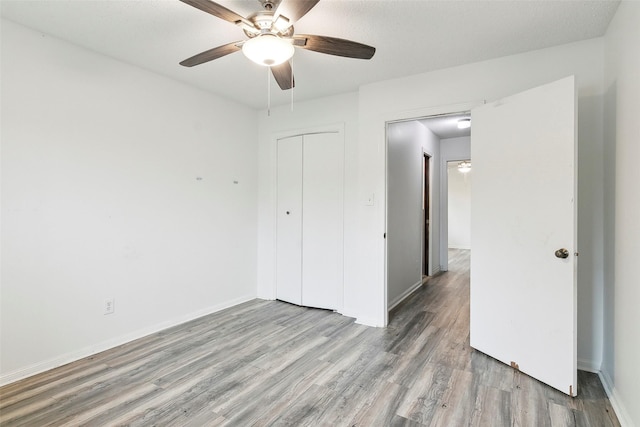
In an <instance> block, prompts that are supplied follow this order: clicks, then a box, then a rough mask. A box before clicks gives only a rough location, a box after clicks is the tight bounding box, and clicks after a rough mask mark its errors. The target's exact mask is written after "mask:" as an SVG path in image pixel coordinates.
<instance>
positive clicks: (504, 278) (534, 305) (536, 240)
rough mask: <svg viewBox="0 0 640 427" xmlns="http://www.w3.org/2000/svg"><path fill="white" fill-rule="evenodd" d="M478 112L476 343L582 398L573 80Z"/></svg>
mask: <svg viewBox="0 0 640 427" xmlns="http://www.w3.org/2000/svg"><path fill="white" fill-rule="evenodd" d="M471 115H472V123H473V128H472V133H471V162H472V167H473V174H474V175H473V183H472V189H471V211H472V215H471V217H472V218H471V247H472V248H473V253H472V256H471V346H472V347H474V348H476V349H477V350H480V351H482V352H483V353H486V354H488V355H490V356H492V357H494V358H495V359H498V360H500V361H502V362H504V363H506V364H510V365H511V366H513V367H514V368H516V369H519V370H521V371H522V372H524V373H526V374H528V375H530V376H532V377H534V378H537V379H538V380H540V381H542V382H544V383H546V384H548V385H550V386H552V387H554V388H556V389H558V390H560V391H562V392H564V393H566V394H569V395H576V393H577V366H576V346H577V343H576V262H577V260H576V255H575V253H576V252H577V246H576V144H575V141H576V130H575V119H576V101H575V82H574V78H573V77H568V78H565V79H562V80H559V81H556V82H553V83H550V84H547V85H544V86H541V87H537V88H535V89H531V90H528V91H525V92H522V93H519V94H517V95H513V96H510V97H508V98H504V99H501V100H499V101H496V102H493V103H490V104H487V105H483V106H481V107H479V108H476V109H474V110H472V112H471ZM563 249H564V250H566V252H565V251H563ZM558 250H560V252H558V253H557V255H558V256H560V257H558V256H556V251H558ZM563 253H566V255H567V257H566V258H562V256H564V255H563Z"/></svg>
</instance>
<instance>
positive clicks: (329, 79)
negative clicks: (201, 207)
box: [0, 0, 619, 109]
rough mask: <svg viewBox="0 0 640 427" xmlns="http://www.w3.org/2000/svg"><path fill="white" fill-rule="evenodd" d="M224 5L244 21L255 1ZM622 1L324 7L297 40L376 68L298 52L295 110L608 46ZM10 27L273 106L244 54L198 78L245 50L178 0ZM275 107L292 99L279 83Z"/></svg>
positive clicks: (32, 9) (47, 16)
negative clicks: (406, 80) (187, 62)
mask: <svg viewBox="0 0 640 427" xmlns="http://www.w3.org/2000/svg"><path fill="white" fill-rule="evenodd" d="M218 3H220V4H222V5H224V6H226V7H227V8H229V9H232V10H234V11H236V12H237V13H239V14H241V15H243V16H246V15H249V14H250V13H252V12H255V11H258V10H260V7H261V6H260V3H259V2H258V1H257V0H244V1H237V0H236V1H228V0H219V1H218ZM618 3H619V1H618V0H498V1H483V0H467V1H459V0H447V1H434V0H421V1H410V0H395V1H393V0H385V1H371V0H321V1H320V3H318V5H317V6H316V7H314V8H313V9H312V10H311V11H310V12H309V13H308V14H307V15H306V16H304V17H303V18H302V19H300V20H299V21H298V22H297V23H296V24H295V30H296V33H306V34H319V35H328V36H333V37H339V38H346V39H350V40H354V41H358V42H361V43H365V44H369V45H372V46H375V47H376V48H377V51H376V54H375V56H374V57H373V59H372V60H370V61H363V60H356V59H348V58H340V57H334V56H329V55H323V54H319V53H316V52H310V51H304V50H301V49H297V50H296V54H295V56H294V73H295V77H296V88H295V93H294V97H295V99H296V100H305V99H312V98H317V97H322V96H327V95H332V94H337V93H342V92H348V91H355V90H357V88H358V86H360V85H362V84H366V83H371V82H376V81H381V80H387V79H391V78H395V77H401V76H406V75H411V74H417V73H422V72H426V71H431V70H436V69H441V68H446V67H451V66H455V65H461V64H465V63H470V62H475V61H481V60H486V59H491V58H497V57H500V56H505V55H510V54H515V53H520V52H526V51H529V50H534V49H541V48H545V47H549V46H554V45H559V44H564V43H569V42H574V41H578V40H584V39H589V38H593V37H599V36H602V35H603V34H604V32H605V30H606V28H607V25H608V23H609V21H610V20H611V18H612V17H613V14H614V13H615V11H616V8H617V6H618ZM0 7H1V13H2V17H3V18H5V19H9V20H11V21H14V22H16V23H19V24H23V25H25V26H28V27H31V28H33V29H36V30H38V31H41V32H42V33H46V34H50V35H53V36H56V37H59V38H61V39H64V40H67V41H70V42H72V43H74V44H77V45H80V46H83V47H85V48H87V49H90V50H93V51H96V52H99V53H102V54H105V55H108V56H111V57H113V58H116V59H119V60H121V61H124V62H127V63H129V64H133V65H136V66H139V67H142V68H145V69H148V70H151V71H154V72H156V73H159V74H162V75H165V76H168V77H171V78H173V79H176V80H180V81H182V82H185V83H188V84H191V85H194V86H197V87H199V88H202V89H205V90H208V91H211V92H213V93H216V94H218V95H221V96H223V97H225V98H228V99H233V100H236V101H238V102H241V103H243V104H246V105H249V106H251V107H254V108H260V109H262V108H265V107H266V103H267V99H266V94H267V86H266V85H267V77H266V73H267V70H266V69H265V68H263V67H260V66H258V65H255V64H253V63H251V62H250V61H249V60H248V59H246V58H245V57H244V56H243V55H242V53H239V52H238V53H234V54H232V55H229V56H226V57H223V58H220V59H218V60H215V61H212V62H210V63H207V64H203V65H199V66H196V67H193V68H185V67H182V66H180V65H178V62H180V61H181V60H183V59H186V58H188V57H190V56H192V55H194V54H196V53H199V52H202V51H204V50H207V49H210V48H212V47H215V46H218V45H222V44H226V43H229V42H233V41H236V40H243V39H244V34H243V33H242V31H241V30H240V28H238V27H236V26H235V25H233V24H230V23H228V22H225V21H222V20H220V19H218V18H216V17H214V16H211V15H209V14H207V13H205V12H202V11H200V10H198V9H195V8H193V7H191V6H188V5H186V4H184V3H182V2H180V1H178V0H44V1H43V0H2V1H1V2H0ZM271 85H272V89H273V90H272V100H271V102H272V105H278V104H285V103H288V102H289V101H290V99H291V94H290V92H288V91H287V92H282V91H280V90H279V88H278V87H277V85H276V84H275V82H274V81H273V79H271Z"/></svg>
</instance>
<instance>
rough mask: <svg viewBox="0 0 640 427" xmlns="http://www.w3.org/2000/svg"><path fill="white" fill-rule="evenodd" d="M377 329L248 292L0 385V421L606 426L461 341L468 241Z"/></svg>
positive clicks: (606, 417)
mask: <svg viewBox="0 0 640 427" xmlns="http://www.w3.org/2000/svg"><path fill="white" fill-rule="evenodd" d="M450 257H451V258H450V259H451V262H450V271H449V272H447V273H444V274H442V275H440V276H437V277H435V278H430V279H429V280H427V281H426V282H425V284H424V285H423V286H422V287H421V288H420V289H419V290H418V291H416V292H415V293H414V294H413V295H412V296H411V297H410V298H409V299H407V300H406V302H405V303H403V304H402V305H401V307H399V308H398V309H397V310H395V311H394V313H392V315H391V321H390V325H389V327H388V328H384V329H383V328H371V327H366V326H362V325H358V324H355V323H354V321H353V319H351V318H349V317H345V316H341V315H339V314H335V313H332V312H329V311H325V310H315V309H308V308H303V307H297V306H295V305H290V304H287V303H283V302H278V301H262V300H253V301H250V302H247V303H244V304H241V305H239V306H236V307H232V308H229V309H227V310H224V311H221V312H218V313H215V314H212V315H209V316H206V317H203V318H200V319H197V320H195V321H192V322H189V323H186V324H183V325H180V326H177V327H174V328H171V329H168V330H165V331H163V332H161V333H157V334H154V335H151V336H148V337H146V338H143V339H140V340H137V341H134V342H131V343H129V344H126V345H123V346H120V347H117V348H114V349H112V350H109V351H106V352H103V353H100V354H97V355H95V356H92V357H88V358H86V359H82V360H80V361H78V362H74V363H71V364H69V365H65V366H62V367H60V368H57V369H54V370H52V371H49V372H46V373H43V374H41V375H37V376H34V377H31V378H28V379H25V380H23V381H20V382H17V383H14V384H10V385H7V386H5V387H2V388H1V389H0V399H1V403H0V408H1V410H0V422H1V424H2V425H3V426H45V425H56V426H57V425H69V426H119V425H130V426H223V425H225V426H241V427H244V426H270V425H274V426H349V427H351V426H376V427H377V426H423V425H431V426H447V427H449V426H492V427H494V426H535V427H540V426H598V427H603V426H617V425H619V423H618V421H617V419H616V416H615V414H614V412H613V410H612V408H611V405H610V403H609V401H608V400H607V398H606V395H605V393H604V391H603V388H602V385H601V384H600V381H599V379H598V376H597V375H596V374H592V373H587V372H579V375H578V381H579V393H580V394H579V396H578V397H577V398H570V397H568V396H566V395H564V394H562V393H560V392H558V391H556V390H554V389H551V388H549V387H547V386H545V385H543V384H541V383H539V382H537V381H536V380H534V379H532V378H530V377H528V376H526V375H524V374H522V373H520V372H517V371H515V370H513V369H512V368H510V367H508V366H506V365H503V364H502V363H500V362H497V361H495V360H494V359H492V358H490V357H488V356H485V355H484V354H481V353H479V352H477V351H475V350H473V349H471V348H470V347H469V251H462V250H456V251H451V254H450Z"/></svg>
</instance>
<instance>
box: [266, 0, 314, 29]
mask: <svg viewBox="0 0 640 427" xmlns="http://www.w3.org/2000/svg"><path fill="white" fill-rule="evenodd" d="M319 1H320V0H282V2H281V3H280V5H279V6H278V9H277V10H276V13H275V14H274V16H273V18H274V21H276V20H277V19H278V17H279V16H284V17H285V18H287V19H288V20H289V24H290V25H292V24H293V23H294V22H296V21H297V20H298V19H300V18H302V17H303V16H304V15H306V14H307V12H309V11H310V10H311V9H312V8H313V7H314V6H315V5H316V4H318V2H319Z"/></svg>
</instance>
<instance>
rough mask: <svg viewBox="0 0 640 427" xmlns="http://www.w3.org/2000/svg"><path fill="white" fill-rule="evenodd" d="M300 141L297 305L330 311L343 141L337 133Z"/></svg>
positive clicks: (339, 229) (339, 275) (337, 302)
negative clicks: (299, 300) (300, 262)
mask: <svg viewBox="0 0 640 427" xmlns="http://www.w3.org/2000/svg"><path fill="white" fill-rule="evenodd" d="M303 139H304V145H303V147H304V148H303V150H304V154H303V162H302V164H303V167H302V169H303V173H302V176H303V179H302V194H303V196H302V211H303V219H302V254H303V257H302V259H303V266H302V305H306V306H309V307H319V308H328V309H334V310H335V309H337V308H338V307H341V306H342V290H343V269H344V267H343V262H344V261H343V260H344V257H343V252H344V249H343V241H344V237H343V234H344V230H343V224H344V221H343V211H344V210H343V203H344V202H343V188H344V143H343V140H342V135H341V134H339V133H319V134H310V135H304V137H303Z"/></svg>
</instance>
